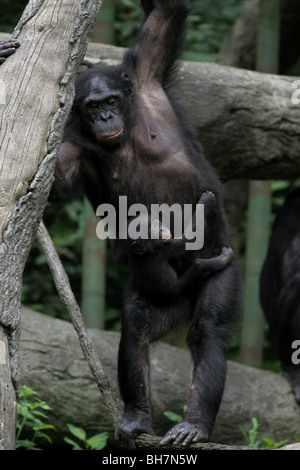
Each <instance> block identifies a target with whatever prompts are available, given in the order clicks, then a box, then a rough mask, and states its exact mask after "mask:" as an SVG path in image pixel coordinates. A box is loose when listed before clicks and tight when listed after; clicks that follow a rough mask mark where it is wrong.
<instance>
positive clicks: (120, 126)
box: [77, 74, 130, 146]
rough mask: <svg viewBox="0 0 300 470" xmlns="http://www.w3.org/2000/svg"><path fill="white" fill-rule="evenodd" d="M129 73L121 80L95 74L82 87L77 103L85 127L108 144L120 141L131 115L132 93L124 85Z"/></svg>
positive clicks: (100, 140)
mask: <svg viewBox="0 0 300 470" xmlns="http://www.w3.org/2000/svg"><path fill="white" fill-rule="evenodd" d="M126 78H127V77H126V76H125V78H124V74H123V76H121V77H120V76H119V80H118V81H117V80H115V79H112V78H111V77H106V76H102V75H100V74H97V75H94V76H92V77H91V78H90V81H89V82H88V83H84V86H83V87H82V89H81V90H80V91H81V92H83V93H82V96H81V99H79V100H78V102H77V107H78V108H79V112H80V117H81V119H82V121H83V124H84V126H85V127H86V128H87V129H88V130H89V131H90V133H91V134H92V135H93V137H94V139H95V140H97V141H98V142H99V143H101V144H102V145H105V146H112V145H116V144H119V143H120V142H121V140H122V137H123V135H124V129H125V126H126V120H128V117H129V109H130V108H129V105H130V99H129V96H128V95H129V93H128V92H127V90H126V88H125V87H124V81H126ZM127 81H128V80H127Z"/></svg>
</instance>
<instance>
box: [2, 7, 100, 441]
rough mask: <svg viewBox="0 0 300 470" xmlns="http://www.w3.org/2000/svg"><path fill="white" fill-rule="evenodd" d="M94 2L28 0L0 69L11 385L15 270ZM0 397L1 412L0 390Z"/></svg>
mask: <svg viewBox="0 0 300 470" xmlns="http://www.w3.org/2000/svg"><path fill="white" fill-rule="evenodd" d="M99 6H100V0H98V1H93V0H87V1H86V0H81V1H78V2H74V1H73V0H62V1H60V2H52V1H51V0H38V1H35V0H31V1H30V2H29V3H28V5H27V7H26V9H25V11H24V14H23V16H22V18H21V20H20V22H19V24H18V25H17V27H16V29H15V32H14V35H13V37H15V38H18V40H19V41H20V42H21V47H20V48H19V49H18V51H17V52H16V53H15V54H14V55H13V56H11V57H10V58H8V59H7V60H6V62H5V63H4V64H3V65H2V66H1V69H0V78H1V85H2V86H4V87H5V90H6V104H5V105H4V106H1V108H0V123H1V125H0V142H1V148H0V162H1V174H0V193H1V203H0V325H2V327H4V331H5V332H6V333H7V332H8V333H9V335H8V340H9V349H10V355H11V371H12V380H13V383H14V386H15V388H16V389H17V388H18V376H19V373H18V337H19V320H20V298H21V288H22V275H23V268H24V264H25V262H26V259H27V255H28V252H29V250H30V247H31V244H32V240H33V239H34V238H35V235H36V230H37V227H38V224H39V222H40V219H41V216H42V213H43V210H44V207H45V204H46V201H47V197H48V193H49V191H50V188H51V185H52V181H53V173H54V166H55V157H56V152H57V150H58V148H59V145H60V140H61V135H62V131H63V128H64V125H65V122H66V119H67V117H68V113H69V111H70V108H71V105H72V100H73V88H74V87H73V85H74V79H75V73H76V71H77V68H78V66H79V64H80V63H81V61H82V59H83V56H84V53H85V50H86V43H87V40H88V36H89V34H90V32H91V28H92V24H93V21H94V19H95V17H96V14H97V12H98V9H99ZM7 385H10V384H7ZM14 399H15V397H14ZM0 400H1V409H2V410H3V409H4V404H3V400H4V397H3V396H2V395H1V396H0ZM10 402H13V399H12V397H11V399H10ZM5 413H10V410H9V409H7V410H6V411H5ZM11 416H12V415H11ZM9 419H10V417H9V418H8V419H6V417H5V418H4V420H3V422H4V424H5V423H6V422H8V421H9ZM3 422H2V420H1V423H0V442H4V443H5V442H8V440H9V439H7V436H6V434H7V433H8V432H9V429H8V428H5V427H4V426H3Z"/></svg>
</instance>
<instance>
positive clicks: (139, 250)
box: [131, 216, 172, 255]
mask: <svg viewBox="0 0 300 470" xmlns="http://www.w3.org/2000/svg"><path fill="white" fill-rule="evenodd" d="M141 223H142V222H141ZM145 223H146V224H147V238H146V237H145V238H143V237H139V238H137V239H136V240H133V241H131V251H132V252H133V253H136V254H138V255H143V254H145V253H149V252H153V251H154V250H155V248H159V247H160V246H162V245H164V244H166V243H169V242H170V241H171V240H172V234H171V232H170V230H169V229H168V228H167V227H165V226H164V225H162V223H161V222H160V220H158V219H153V220H152V219H151V217H150V216H149V217H147V220H146V221H145ZM141 233H142V230H141Z"/></svg>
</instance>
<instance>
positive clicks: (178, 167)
mask: <svg viewBox="0 0 300 470" xmlns="http://www.w3.org/2000/svg"><path fill="white" fill-rule="evenodd" d="M136 99H137V111H136V116H135V124H134V126H133V130H132V133H131V135H130V138H129V139H128V141H127V142H126V143H125V144H124V145H123V146H122V147H121V148H120V149H119V151H118V155H117V158H116V159H115V161H114V164H113V165H112V169H111V175H110V178H111V186H110V187H111V190H112V191H113V192H114V193H115V195H126V196H127V197H128V201H129V203H130V204H133V203H136V202H138V203H143V204H146V205H148V204H152V203H153V204H155V203H159V204H161V203H167V204H173V203H174V202H177V203H179V204H183V203H194V202H195V201H196V198H197V196H198V195H199V192H200V188H199V186H200V181H199V180H200V175H199V174H198V171H197V169H196V168H195V167H194V165H193V164H192V163H191V161H190V159H189V158H188V155H187V152H186V149H185V146H184V142H183V141H182V139H181V133H180V129H179V123H178V119H177V116H176V114H175V113H174V110H173V109H172V107H171V104H170V103H169V100H168V97H167V96H166V95H165V93H164V91H163V90H162V89H161V88H157V89H153V90H147V91H143V90H142V91H141V92H140V93H138V94H137V98H136Z"/></svg>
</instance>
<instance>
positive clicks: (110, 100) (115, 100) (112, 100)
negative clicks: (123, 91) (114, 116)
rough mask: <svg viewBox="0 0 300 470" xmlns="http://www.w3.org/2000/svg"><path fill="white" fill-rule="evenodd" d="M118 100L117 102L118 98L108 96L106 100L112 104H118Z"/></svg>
mask: <svg viewBox="0 0 300 470" xmlns="http://www.w3.org/2000/svg"><path fill="white" fill-rule="evenodd" d="M116 102H117V99H116V98H108V100H107V101H106V103H107V104H110V105H113V104H116Z"/></svg>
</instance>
